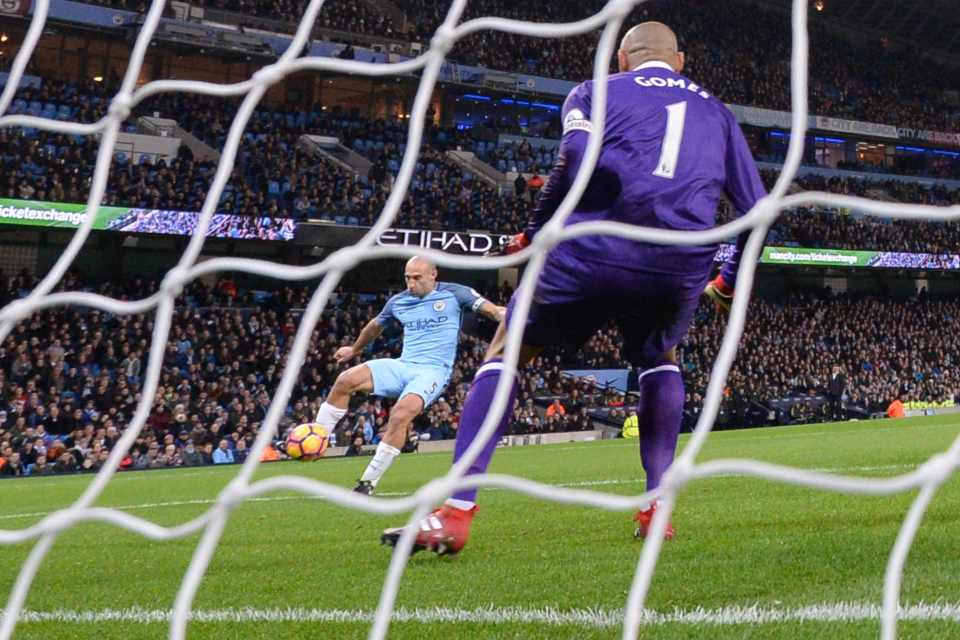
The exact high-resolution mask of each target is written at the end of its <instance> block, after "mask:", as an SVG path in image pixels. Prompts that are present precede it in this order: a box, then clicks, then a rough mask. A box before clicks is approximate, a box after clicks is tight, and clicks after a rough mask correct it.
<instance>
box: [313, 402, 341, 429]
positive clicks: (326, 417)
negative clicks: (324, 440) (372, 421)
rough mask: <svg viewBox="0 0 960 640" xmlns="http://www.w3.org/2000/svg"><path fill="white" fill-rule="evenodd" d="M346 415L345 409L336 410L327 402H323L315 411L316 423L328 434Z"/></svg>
mask: <svg viewBox="0 0 960 640" xmlns="http://www.w3.org/2000/svg"><path fill="white" fill-rule="evenodd" d="M346 413H347V410H346V409H338V408H337V407H335V406H333V405H332V404H330V403H329V402H324V403H323V404H322V405H320V410H319V411H317V419H316V423H317V424H319V425H320V426H321V427H324V428H325V429H326V430H327V432H328V433H329V432H332V431H333V430H334V429H335V428H336V427H337V423H338V422H340V419H341V418H342V417H343V416H344V415H346Z"/></svg>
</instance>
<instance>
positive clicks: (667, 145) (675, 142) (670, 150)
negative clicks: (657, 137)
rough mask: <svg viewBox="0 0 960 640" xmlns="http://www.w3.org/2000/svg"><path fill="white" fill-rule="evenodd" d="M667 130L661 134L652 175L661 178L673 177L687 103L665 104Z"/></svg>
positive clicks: (678, 154)
mask: <svg viewBox="0 0 960 640" xmlns="http://www.w3.org/2000/svg"><path fill="white" fill-rule="evenodd" d="M666 108H667V132H666V133H665V134H664V135H663V146H662V147H661V148H660V159H659V160H657V168H656V169H654V171H653V175H655V176H660V177H661V178H670V179H672V178H673V174H674V173H675V172H676V170H677V158H678V157H679V156H680V141H681V140H682V139H683V125H684V123H685V121H686V118H687V103H686V102H674V103H673V104H668V105H667V107H666Z"/></svg>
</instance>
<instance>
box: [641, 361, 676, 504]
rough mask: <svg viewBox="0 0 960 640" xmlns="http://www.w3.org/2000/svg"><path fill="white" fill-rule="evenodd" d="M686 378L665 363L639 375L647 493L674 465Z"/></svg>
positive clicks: (642, 453) (642, 444)
mask: <svg viewBox="0 0 960 640" xmlns="http://www.w3.org/2000/svg"><path fill="white" fill-rule="evenodd" d="M683 401H684V391H683V378H681V377H680V367H678V366H677V365H676V364H674V363H672V362H664V363H661V364H658V365H657V366H655V367H653V368H650V369H647V370H646V371H644V372H642V373H641V374H640V407H639V410H638V411H637V418H638V419H639V422H640V460H641V461H642V462H643V470H644V471H646V472H647V491H650V490H651V489H656V488H657V487H658V486H660V479H661V478H662V477H663V474H664V473H665V472H666V470H667V469H668V468H669V467H670V464H671V463H672V462H673V454H674V452H675V451H676V449H677V436H678V435H679V434H680V424H681V421H682V419H683Z"/></svg>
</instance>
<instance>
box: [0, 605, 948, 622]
mask: <svg viewBox="0 0 960 640" xmlns="http://www.w3.org/2000/svg"><path fill="white" fill-rule="evenodd" d="M881 610H882V607H881V606H880V605H879V604H875V603H868V602H824V603H820V604H814V605H808V606H801V607H769V606H763V605H759V604H755V605H731V606H725V607H719V608H715V609H705V608H701V607H698V608H695V609H674V610H673V611H668V612H660V611H649V610H648V611H645V612H644V613H643V614H642V615H641V619H640V622H641V624H642V625H645V626H654V625H666V624H677V625H704V626H707V625H712V626H732V625H747V624H750V625H759V624H775V623H783V622H861V621H870V620H879V619H880V614H881ZM171 615H172V613H171V611H170V610H168V609H143V608H140V607H130V608H125V609H80V610H76V609H55V610H53V611H23V612H21V614H20V618H19V620H20V622H21V623H27V624H29V623H59V624H99V623H107V622H124V623H134V624H160V623H167V622H169V621H170V617H171ZM373 616H374V612H373V611H367V610H356V609H308V608H302V607H289V608H272V609H255V608H252V607H242V608H225V609H200V610H196V611H192V612H191V613H190V620H191V621H192V622H202V623H257V622H295V623H301V622H314V623H324V622H326V623H338V622H339V623H366V624H369V623H371V622H373ZM0 618H2V614H0ZM899 619H900V620H910V621H919V622H938V621H944V622H960V604H957V603H944V602H935V603H932V604H927V603H924V602H919V603H916V604H912V605H905V606H901V608H900V612H899ZM393 620H394V621H396V622H413V623H421V624H436V623H454V622H456V623H474V624H529V623H535V624H546V625H573V626H584V627H618V626H620V625H622V624H623V611H622V610H621V609H593V608H588V609H558V608H554V607H542V608H533V609H528V608H523V607H494V606H488V607H479V608H475V609H459V608H448V607H417V608H414V609H409V608H405V607H401V608H399V609H397V610H396V611H394V613H393Z"/></svg>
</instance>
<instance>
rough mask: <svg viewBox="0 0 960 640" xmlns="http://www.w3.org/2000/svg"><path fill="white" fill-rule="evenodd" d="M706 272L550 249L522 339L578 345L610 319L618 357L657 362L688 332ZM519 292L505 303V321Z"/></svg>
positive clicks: (641, 365) (645, 365) (649, 363)
mask: <svg viewBox="0 0 960 640" xmlns="http://www.w3.org/2000/svg"><path fill="white" fill-rule="evenodd" d="M558 254H560V255H558ZM707 275H708V274H706V273H703V274H699V275H669V274H661V273H650V272H644V271H636V270H633V269H625V268H622V267H615V266H612V265H607V264H599V263H588V262H585V261H583V260H580V259H579V258H572V257H570V256H568V255H563V254H561V253H560V252H558V251H554V252H553V253H552V254H551V255H550V257H548V258H547V261H546V264H545V265H544V269H543V272H542V273H541V274H540V278H539V279H538V280H537V286H536V290H535V292H534V296H533V302H532V305H531V307H530V315H529V316H528V318H527V324H526V328H525V329H524V333H523V344H525V345H528V346H532V347H550V346H579V345H582V344H583V343H584V342H586V340H587V339H588V338H589V337H590V336H591V335H592V334H594V333H595V332H596V331H597V330H598V329H600V328H601V327H603V326H604V325H605V324H607V323H608V322H610V321H615V322H616V323H617V324H618V325H619V327H620V330H621V332H622V334H623V349H622V351H621V354H622V356H623V359H624V360H626V361H627V362H629V363H631V364H632V365H634V366H635V367H639V368H641V369H646V368H650V367H653V366H656V365H657V364H659V363H660V362H661V361H662V360H661V356H662V355H663V354H664V353H666V352H667V351H668V350H670V349H671V348H673V347H675V346H676V345H677V344H678V343H679V342H680V340H682V339H683V336H684V335H685V334H686V333H687V329H688V328H689V327H690V321H691V320H692V319H693V315H694V313H695V312H696V310H697V305H698V304H699V300H700V295H701V293H703V288H704V286H705V285H706V283H707ZM518 294H519V291H518V292H517V293H514V294H513V297H512V298H511V300H510V304H509V305H507V323H508V325H509V322H510V319H511V318H512V317H513V310H514V307H515V305H516V299H517V295H518Z"/></svg>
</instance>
